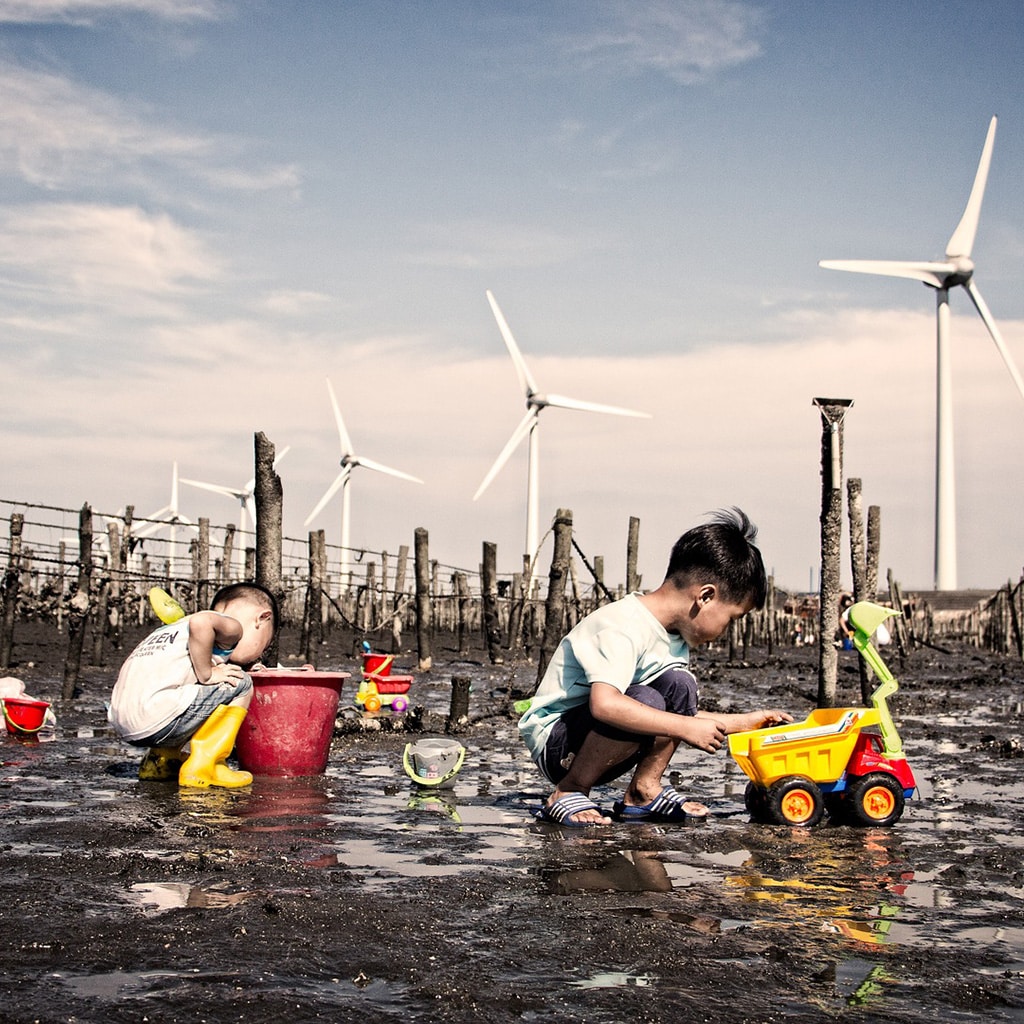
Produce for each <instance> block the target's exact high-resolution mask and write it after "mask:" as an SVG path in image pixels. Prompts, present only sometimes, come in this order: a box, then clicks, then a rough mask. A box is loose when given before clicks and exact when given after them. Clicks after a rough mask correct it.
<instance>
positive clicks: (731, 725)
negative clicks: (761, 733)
mask: <svg viewBox="0 0 1024 1024" xmlns="http://www.w3.org/2000/svg"><path fill="white" fill-rule="evenodd" d="M697 717H698V718H714V719H715V720H716V721H718V722H721V723H722V728H723V729H724V730H725V731H726V732H727V733H730V732H748V731H749V730H751V729H762V728H764V727H765V726H767V725H781V724H782V723H783V722H792V721H793V716H792V715H790V714H788V713H787V712H785V711H780V710H779V709H778V708H761V709H759V710H757V711H748V712H746V713H745V714H742V715H720V714H718V713H716V712H714V711H698V712H697Z"/></svg>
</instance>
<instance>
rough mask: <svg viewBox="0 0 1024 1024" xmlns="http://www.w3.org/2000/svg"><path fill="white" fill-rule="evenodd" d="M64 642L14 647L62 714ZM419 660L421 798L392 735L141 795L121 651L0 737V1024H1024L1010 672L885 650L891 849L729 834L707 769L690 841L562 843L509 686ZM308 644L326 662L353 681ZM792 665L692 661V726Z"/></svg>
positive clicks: (692, 775)
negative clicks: (464, 725) (304, 767)
mask: <svg viewBox="0 0 1024 1024" xmlns="http://www.w3.org/2000/svg"><path fill="white" fill-rule="evenodd" d="M64 644H65V640H64V638H62V637H58V636H57V635H56V634H53V633H45V632H40V631H39V630H38V629H33V628H32V627H31V626H29V625H24V626H21V627H19V632H18V633H17V634H16V647H15V656H16V659H17V660H18V661H20V663H21V664H20V665H19V666H18V667H17V668H15V669H14V670H13V674H15V675H18V676H19V677H20V678H22V679H24V680H25V682H26V685H27V688H28V691H29V692H30V693H32V694H34V695H36V696H43V697H55V696H56V695H57V694H58V693H59V690H60V684H59V673H60V666H61V664H62V661H63V652H64ZM288 644H289V641H288V638H287V635H286V637H285V638H284V639H283V641H282V646H281V650H282V653H285V652H287V650H288V649H289V647H288ZM438 646H439V648H440V649H439V650H436V651H435V667H434V670H433V671H432V672H431V673H429V674H420V675H418V676H417V678H416V681H415V683H414V684H413V690H412V691H411V694H410V696H412V698H413V703H414V704H420V705H422V706H423V707H424V708H425V709H427V716H426V724H427V725H428V726H429V727H431V731H438V730H439V729H440V728H442V727H443V715H444V714H445V713H446V712H447V710H448V706H449V695H450V681H451V677H452V675H453V674H461V675H470V676H471V677H472V679H473V692H472V703H471V719H472V721H471V724H470V727H469V728H468V729H467V731H466V732H465V733H464V734H463V735H462V737H461V738H462V741H463V742H464V743H465V745H466V747H467V748H468V751H469V754H468V757H467V760H466V764H465V767H464V768H463V770H462V772H461V773H460V774H459V776H458V777H457V779H456V785H455V787H454V790H452V791H451V793H450V794H449V795H448V796H447V797H444V796H443V795H442V794H440V793H438V791H433V792H432V793H430V794H429V795H428V796H426V797H424V798H419V797H417V794H416V792H415V791H414V790H413V789H412V787H411V784H410V782H409V780H408V778H407V777H406V776H405V775H404V773H403V772H402V769H401V751H402V748H403V746H404V744H405V742H406V739H407V737H406V736H405V735H402V734H400V733H388V732H381V733H378V734H360V735H338V736H337V737H336V738H335V741H334V745H333V748H332V753H331V758H330V764H329V767H328V769H327V772H326V774H325V775H323V776H319V777H315V778H295V779H273V778H257V780H256V782H255V783H254V784H253V786H252V787H251V788H250V789H248V790H242V791H232V792H228V791H211V792H205V793H204V792H179V791H178V790H177V788H176V786H173V785H167V784H159V783H140V782H139V781H137V779H136V777H135V770H136V764H137V761H138V754H137V752H135V751H134V750H132V749H131V748H129V747H127V746H126V745H124V744H122V743H121V742H120V741H118V740H117V739H116V738H115V737H113V736H112V735H111V734H110V732H109V731H108V729H107V728H106V723H105V712H104V704H103V701H104V699H105V698H106V696H107V695H108V693H109V688H110V685H111V683H112V680H113V676H114V674H115V671H116V669H115V667H114V663H115V662H117V661H119V660H120V655H118V654H116V653H115V654H112V655H111V662H112V666H111V667H110V668H107V669H99V668H89V669H85V670H83V678H82V684H81V689H82V693H81V696H80V697H78V698H77V699H76V700H75V701H74V702H73V704H72V705H70V706H69V705H61V704H60V703H59V702H58V703H57V704H56V705H55V710H56V712H57V715H58V719H59V724H58V728H57V730H56V732H55V734H54V735H53V736H52V738H51V739H49V740H48V741H45V742H40V743H37V744H29V743H24V742H21V741H19V740H16V739H13V738H11V737H8V736H7V735H6V734H4V735H3V737H2V739H0V850H2V857H3V860H2V864H3V871H2V873H0V950H2V952H0V1021H3V1022H8V1021H16V1022H19V1024H20V1022H27V1021H43V1022H51V1021H52V1022H56V1021H65V1022H70V1021H75V1022H122V1021H124V1022H138V1021H152V1022H163V1021H211V1022H227V1021H248V1022H263V1021H267V1022H269V1021H275V1022H277V1021H282V1020H284V1021H294V1022H305V1021H336V1022H341V1021H366V1020H371V1021H374V1022H387V1021H403V1022H408V1021H438V1022H444V1021H477V1020H484V1021H494V1022H502V1021H511V1020H524V1021H552V1022H555V1021H557V1022H562V1021H588V1022H620V1021H636V1022H661V1021H666V1022H668V1021H673V1022H675V1021H716V1022H720V1024H731V1022H768V1021H821V1020H842V1021H909V1022H924V1021H927V1022H937V1021H941V1022H957V1021H986V1022H990V1021H1010V1020H1013V1021H1020V1020H1024V900H1022V897H1024V856H1022V854H1024V830H1022V827H1021V826H1022V824H1024V813H1022V810H1024V792H1022V789H1021V779H1022V775H1024V759H1021V758H1020V757H1019V756H1015V755H1016V754H1019V752H1020V751H1019V744H1018V745H1017V746H1015V745H1014V741H1015V738H1016V737H1019V736H1020V734H1021V732H1022V731H1024V729H1022V726H1024V721H1022V703H1021V702H1022V699H1024V692H1022V691H1024V687H1022V680H1024V669H1022V666H1021V665H1020V664H1019V663H1017V662H1016V661H1014V660H1010V659H1002V658H996V657H992V656H988V655H980V654H977V653H976V652H973V651H969V650H961V651H958V652H956V653H952V654H943V653H940V652H938V651H935V650H931V649H927V648H925V649H920V650H918V651H916V652H914V653H912V654H911V655H910V657H909V659H908V661H907V664H906V665H905V666H904V667H903V668H902V669H901V668H900V666H899V663H898V660H897V659H896V657H895V652H894V651H891V649H887V651H886V654H887V657H888V659H889V661H890V664H891V667H892V668H893V670H894V672H896V674H897V675H898V676H899V678H900V682H901V690H900V693H899V694H897V695H896V697H895V698H893V701H892V705H893V710H894V714H895V718H896V721H897V723H898V725H899V727H900V730H901V734H902V737H903V741H904V746H905V748H906V750H907V753H908V756H909V758H910V763H911V765H912V766H913V767H914V768H915V770H916V772H917V775H918V778H919V780H920V781H921V784H922V785H921V790H922V793H921V798H920V799H915V800H912V801H910V802H908V805H907V811H906V813H905V814H904V817H903V818H902V820H901V821H900V822H899V823H898V824H897V825H896V826H895V827H893V828H891V829H888V830H886V829H855V828H850V827H836V826H831V825H829V824H827V823H826V824H823V825H820V826H818V827H815V828H813V829H809V830H800V829H793V828H788V827H778V826H764V825H754V824H751V823H750V822H749V819H748V816H747V814H746V812H745V810H744V807H743V788H744V783H745V781H746V780H745V777H743V775H742V773H741V772H740V771H739V769H738V767H737V766H736V765H735V763H734V762H732V760H731V759H730V758H729V756H728V755H727V754H726V753H724V752H723V753H719V754H718V755H715V756H709V755H706V754H701V753H699V752H697V751H693V750H690V749H684V750H681V751H680V752H679V754H677V757H676V760H675V761H674V763H673V769H674V772H673V775H672V780H673V781H674V782H677V784H678V785H680V786H681V787H682V788H685V790H686V792H688V793H689V794H692V795H693V796H694V797H697V798H700V799H702V800H704V801H706V802H707V803H708V804H709V805H710V807H711V810H712V816H711V819H710V821H709V822H707V823H706V824H704V825H699V826H696V827H680V826H674V827H656V826H652V825H613V826H608V827H605V828H601V829H595V830H587V831H580V830H575V831H568V830H560V829H557V828H552V827H549V826H543V825H540V824H538V823H535V822H533V821H532V820H531V815H530V807H531V806H533V805H535V804H537V803H539V801H540V799H541V797H542V796H543V792H544V791H543V788H542V786H541V785H540V783H539V779H538V776H537V775H536V774H535V772H534V770H533V768H532V766H531V764H530V762H529V761H528V759H527V757H526V755H525V752H524V750H523V748H522V747H521V745H520V744H519V742H518V740H517V737H516V733H515V727H514V717H513V716H512V715H511V714H509V713H508V712H507V708H506V705H505V704H504V703H503V701H502V694H503V692H504V690H505V687H506V686H507V685H508V681H509V676H510V674H511V672H512V669H510V668H509V667H508V666H505V667H497V668H493V667H490V666H487V665H485V664H483V663H482V661H480V662H476V663H474V662H472V661H465V660H461V661H460V660H457V659H455V657H454V654H452V652H450V651H449V652H445V650H444V649H443V645H442V644H439V645H438ZM329 650H330V649H329V648H328V649H326V650H325V654H324V656H323V657H322V658H321V659H320V667H321V668H333V669H343V670H346V671H352V672H355V669H356V664H355V662H354V660H353V659H351V658H349V657H345V656H343V655H338V656H336V657H335V656H332V655H331V654H329V653H327V651H329ZM855 657H856V655H855V654H853V653H849V654H846V653H844V654H842V655H841V665H840V671H841V696H842V697H843V699H844V700H845V701H846V702H848V703H856V702H857V701H856V698H855V696H854V695H855V694H856V693H857V692H858V684H857V674H856V668H855V664H854V661H853V659H854V658H855ZM446 658H447V660H446ZM815 659H816V654H815V652H814V651H811V650H799V649H797V650H793V649H787V650H785V651H783V652H781V653H779V654H777V655H776V656H775V657H773V658H771V659H769V658H768V657H767V655H766V654H765V653H764V652H753V653H751V655H750V657H749V662H748V663H747V664H743V665H739V664H737V665H730V664H729V663H728V661H727V658H726V653H725V651H711V652H704V653H702V654H701V656H700V658H699V660H698V664H697V670H698V674H699V676H700V678H701V681H702V698H703V701H704V704H705V706H708V707H719V708H721V709H723V710H728V709H732V708H735V709H746V708H749V707H751V706H753V705H755V704H778V705H781V706H784V707H786V708H788V709H789V710H790V711H792V712H793V713H794V714H796V715H797V716H798V717H802V716H803V715H804V714H805V713H806V712H807V711H808V710H809V709H810V707H811V706H812V703H813V699H814V694H815V692H816V685H817V684H816V678H817V677H816V660H815ZM29 662H32V663H34V664H32V665H29V664H28V663H29ZM286 663H287V662H286ZM413 663H414V659H413V658H412V657H411V656H409V657H406V658H404V659H399V662H398V664H399V665H403V664H404V665H405V666H407V668H408V669H409V670H411V666H412V665H413ZM533 671H534V670H533V669H532V668H531V667H530V666H521V667H520V668H519V672H520V673H522V676H521V678H524V679H526V678H529V677H530V676H532V674H533ZM346 685H347V689H346V691H345V692H344V694H343V697H342V704H343V705H346V704H348V703H349V702H350V701H351V696H352V687H351V685H349V684H346ZM431 712H434V713H437V716H439V717H433V718H432V717H431V714H430V713H431ZM597 795H598V796H599V798H600V799H601V800H602V802H603V803H604V804H605V805H606V806H608V805H610V803H611V802H612V800H613V799H615V797H616V796H617V791H616V790H614V789H609V790H607V791H604V790H602V791H599V792H598V794H597Z"/></svg>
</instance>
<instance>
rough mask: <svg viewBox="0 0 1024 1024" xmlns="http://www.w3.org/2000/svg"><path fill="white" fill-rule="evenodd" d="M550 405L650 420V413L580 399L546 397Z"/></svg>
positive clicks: (555, 396) (563, 396) (557, 407)
mask: <svg viewBox="0 0 1024 1024" xmlns="http://www.w3.org/2000/svg"><path fill="white" fill-rule="evenodd" d="M544 399H545V401H546V402H547V404H548V405H550V406H554V407H555V408H556V409H576V410H578V411H579V412H605V413H609V414H610V415H612V416H638V417H640V418H641V419H648V420H649V419H650V418H651V414H650V413H649V412H635V411H634V410H632V409H623V408H621V407H620V406H617V405H602V404H601V403H600V402H584V401H582V400H581V399H579V398H567V397H566V396H565V395H545V396H544Z"/></svg>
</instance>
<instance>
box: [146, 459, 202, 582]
mask: <svg viewBox="0 0 1024 1024" xmlns="http://www.w3.org/2000/svg"><path fill="white" fill-rule="evenodd" d="M145 518H146V519H149V520H152V521H151V522H148V523H147V524H146V525H145V526H143V527H141V528H140V529H138V530H136V531H135V536H136V537H138V538H139V539H140V540H144V539H145V538H146V537H152V536H153V534H155V533H156V532H157V531H158V530H161V529H163V527H165V526H166V527H168V545H169V551H170V554H169V556H168V561H169V562H170V564H171V572H172V573H173V571H174V563H175V545H176V544H177V538H178V526H179V524H180V525H183V526H190V527H192V528H193V529H195V524H194V523H193V522H192V520H191V519H189V518H188V517H187V516H183V515H182V514H181V512H179V511H178V463H177V462H174V463H172V469H171V500H170V501H169V502H168V503H167V504H166V505H164V507H163V508H161V509H157V511H156V512H154V513H153V514H152V515H149V516H146V517H145Z"/></svg>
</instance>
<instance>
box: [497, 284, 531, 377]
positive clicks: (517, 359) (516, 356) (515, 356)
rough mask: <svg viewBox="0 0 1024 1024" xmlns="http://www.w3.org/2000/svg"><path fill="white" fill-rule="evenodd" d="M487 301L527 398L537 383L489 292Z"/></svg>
mask: <svg viewBox="0 0 1024 1024" xmlns="http://www.w3.org/2000/svg"><path fill="white" fill-rule="evenodd" d="M487 301H488V302H489V303H490V304H491V312H492V313H494V319H495V320H497V321H498V330H499V331H501V336H502V338H503V339H504V340H505V348H507V349H508V354H509V355H510V356H511V357H512V362H513V363H514V364H515V367H516V374H517V375H518V377H519V386H520V388H522V390H523V394H525V395H527V396H529V395H532V394H534V392H536V390H537V382H536V381H535V380H534V379H533V375H532V374H531V373H530V368H529V367H528V366H527V365H526V360H525V359H524V358H523V353H522V352H520V351H519V346H518V345H517V344H516V339H515V338H513V337H512V331H511V329H510V328H509V326H508V322H507V321H506V320H505V317H504V316H503V315H502V312H501V310H500V309H499V308H498V303H497V301H496V300H495V298H494V296H493V295H492V294H491V293H490V292H489V291H488V293H487Z"/></svg>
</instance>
